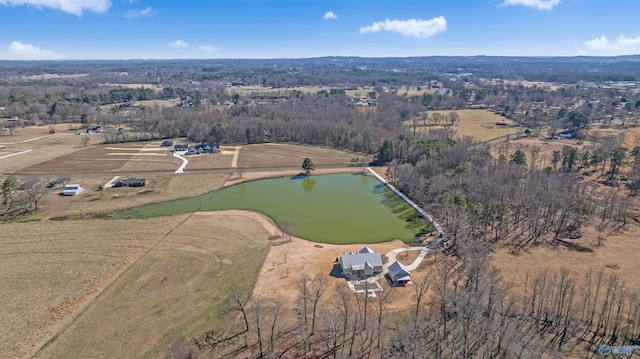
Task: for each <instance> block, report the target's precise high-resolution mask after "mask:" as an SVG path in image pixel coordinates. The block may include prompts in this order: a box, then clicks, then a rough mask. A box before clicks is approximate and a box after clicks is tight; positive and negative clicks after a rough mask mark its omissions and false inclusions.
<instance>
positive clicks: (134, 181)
mask: <svg viewBox="0 0 640 359" xmlns="http://www.w3.org/2000/svg"><path fill="white" fill-rule="evenodd" d="M146 183H147V179H146V178H128V179H121V180H118V182H116V183H115V184H114V185H113V187H144V186H145V185H146Z"/></svg>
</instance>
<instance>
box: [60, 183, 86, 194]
mask: <svg viewBox="0 0 640 359" xmlns="http://www.w3.org/2000/svg"><path fill="white" fill-rule="evenodd" d="M83 190H84V187H82V185H79V184H68V185H66V186H64V189H63V190H62V195H63V196H75V195H77V194H78V193H80V192H82V191H83Z"/></svg>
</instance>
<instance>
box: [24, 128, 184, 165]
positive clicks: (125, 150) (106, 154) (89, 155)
mask: <svg viewBox="0 0 640 359" xmlns="http://www.w3.org/2000/svg"><path fill="white" fill-rule="evenodd" d="M92 137H98V138H101V137H99V136H92ZM14 157H18V156H14ZM180 163H181V161H180V160H179V159H178V158H175V157H171V156H167V150H166V149H161V148H159V143H156V142H138V143H125V144H115V145H113V144H111V145H98V146H89V147H86V148H82V149H79V150H76V151H75V152H73V153H71V154H68V155H63V156H59V157H56V158H53V159H49V160H46V161H43V162H40V163H37V164H35V165H32V166H29V167H25V168H22V169H20V170H19V171H16V173H19V174H42V173H45V174H47V173H48V174H50V173H66V174H69V173H109V172H114V171H128V172H135V171H173V170H176V169H177V168H178V167H179V166H180Z"/></svg>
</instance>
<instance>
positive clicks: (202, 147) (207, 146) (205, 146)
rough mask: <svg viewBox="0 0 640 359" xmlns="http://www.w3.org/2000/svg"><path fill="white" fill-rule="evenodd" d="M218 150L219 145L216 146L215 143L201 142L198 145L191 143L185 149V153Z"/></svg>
mask: <svg viewBox="0 0 640 359" xmlns="http://www.w3.org/2000/svg"><path fill="white" fill-rule="evenodd" d="M218 152H220V146H218V144H217V143H201V144H199V145H193V146H191V147H189V149H188V150H187V154H189V155H199V154H203V153H218Z"/></svg>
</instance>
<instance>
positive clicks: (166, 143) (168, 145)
mask: <svg viewBox="0 0 640 359" xmlns="http://www.w3.org/2000/svg"><path fill="white" fill-rule="evenodd" d="M171 146H173V141H171V140H166V141H163V142H162V144H160V147H171Z"/></svg>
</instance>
